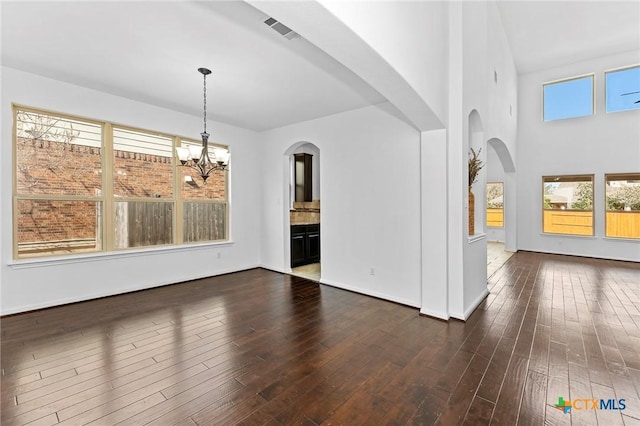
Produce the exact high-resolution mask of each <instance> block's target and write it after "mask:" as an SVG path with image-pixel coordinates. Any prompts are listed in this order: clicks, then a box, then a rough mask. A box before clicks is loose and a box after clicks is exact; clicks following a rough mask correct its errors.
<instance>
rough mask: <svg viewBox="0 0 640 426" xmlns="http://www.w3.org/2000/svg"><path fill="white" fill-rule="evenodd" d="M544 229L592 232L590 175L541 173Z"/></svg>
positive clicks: (566, 232) (589, 233)
mask: <svg viewBox="0 0 640 426" xmlns="http://www.w3.org/2000/svg"><path fill="white" fill-rule="evenodd" d="M542 185H543V200H542V202H543V219H542V229H543V232H545V233H549V234H567V235H593V175H577V176H544V177H543V178H542Z"/></svg>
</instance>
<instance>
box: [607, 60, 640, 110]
mask: <svg viewBox="0 0 640 426" xmlns="http://www.w3.org/2000/svg"><path fill="white" fill-rule="evenodd" d="M605 84H606V89H605V92H606V94H607V102H606V104H607V105H606V109H607V112H615V111H626V110H630V109H640V67H633V68H627V69H624V70H619V71H610V72H607V73H605Z"/></svg>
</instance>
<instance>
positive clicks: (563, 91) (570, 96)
mask: <svg viewBox="0 0 640 426" xmlns="http://www.w3.org/2000/svg"><path fill="white" fill-rule="evenodd" d="M593 86H594V76H593V74H590V75H586V76H581V77H575V78H570V79H566V80H561V81H554V82H550V83H545V84H543V86H542V93H543V117H544V121H553V120H561V119H565V118H574V117H584V116H587V115H593V105H594V97H593V92H594V90H593Z"/></svg>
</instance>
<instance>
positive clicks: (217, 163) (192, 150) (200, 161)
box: [176, 68, 230, 183]
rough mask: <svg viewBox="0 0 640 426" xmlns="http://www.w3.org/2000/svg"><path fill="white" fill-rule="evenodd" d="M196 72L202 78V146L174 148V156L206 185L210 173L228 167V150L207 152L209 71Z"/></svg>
mask: <svg viewBox="0 0 640 426" xmlns="http://www.w3.org/2000/svg"><path fill="white" fill-rule="evenodd" d="M198 72H199V73H200V74H202V76H203V78H204V89H203V94H204V131H203V132H202V133H200V136H202V146H196V145H190V146H189V147H176V154H178V159H179V160H180V165H181V166H185V167H191V168H192V169H194V170H196V171H197V172H198V174H200V177H201V178H202V180H203V181H204V182H205V183H206V182H207V179H208V178H209V176H210V175H211V173H213V172H215V171H216V170H226V169H227V166H228V165H229V156H230V154H229V150H228V149H226V148H219V147H214V148H213V149H212V150H211V152H209V133H207V76H208V75H209V74H211V70H209V69H207V68H198Z"/></svg>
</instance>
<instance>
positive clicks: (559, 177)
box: [540, 174, 595, 238]
mask: <svg viewBox="0 0 640 426" xmlns="http://www.w3.org/2000/svg"><path fill="white" fill-rule="evenodd" d="M548 178H549V179H554V180H555V181H562V179H564V181H565V182H571V181H574V182H583V181H587V180H589V181H590V182H591V210H578V209H546V208H545V207H544V203H545V202H544V199H545V192H544V189H545V183H548V182H549V181H547V180H546V179H548ZM585 178H588V179H585ZM541 181H542V187H541V189H542V191H541V197H540V201H541V202H542V203H541V207H542V215H541V219H542V234H543V235H560V236H570V237H587V238H588V237H594V236H595V175H594V174H570V175H546V176H542V179H541ZM556 210H560V211H568V212H571V211H578V212H591V225H590V226H591V233H590V234H576V233H565V232H547V231H545V212H546V211H556Z"/></svg>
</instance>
